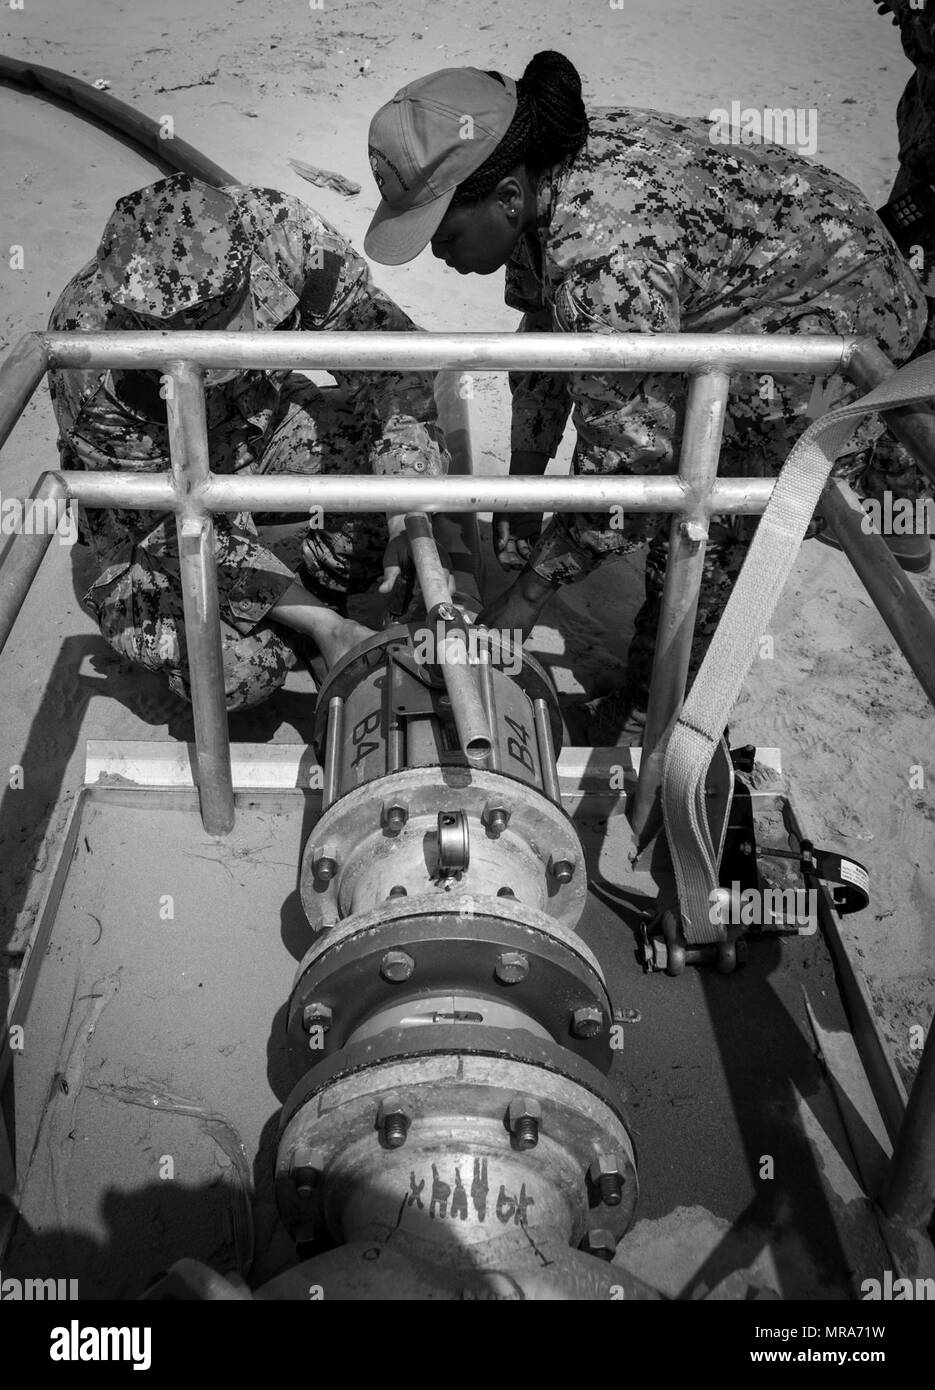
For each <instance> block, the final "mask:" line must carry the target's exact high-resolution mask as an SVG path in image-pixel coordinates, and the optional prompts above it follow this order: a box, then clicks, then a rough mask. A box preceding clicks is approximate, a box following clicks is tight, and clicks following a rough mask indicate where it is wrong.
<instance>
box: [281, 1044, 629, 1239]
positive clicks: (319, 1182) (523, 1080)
mask: <svg viewBox="0 0 935 1390" xmlns="http://www.w3.org/2000/svg"><path fill="white" fill-rule="evenodd" d="M443 1031H450V1030H443ZM486 1031H489V1032H490V1033H492V1034H496V1033H497V1032H498V1031H499V1030H496V1029H491V1030H486ZM370 1052H371V1057H372V1056H373V1051H372V1049H370ZM581 1065H582V1066H586V1064H581ZM387 1098H389V1099H387ZM290 1101H291V1098H290ZM381 1107H382V1108H381ZM517 1107H521V1108H522V1109H523V1117H524V1118H527V1119H528V1117H529V1115H531V1116H532V1117H533V1118H534V1120H535V1142H534V1143H529V1142H528V1141H527V1142H523V1143H521V1142H518V1139H517V1128H518V1126H517V1124H516V1122H515V1120H514V1118H513V1116H514V1112H515V1111H516V1110H517ZM287 1108H291V1116H290V1119H289V1121H288V1123H287V1124H286V1125H285V1127H284V1129H283V1131H282V1138H281V1141H280V1144H279V1150H278V1154H277V1163H276V1199H277V1205H278V1206H279V1210H280V1215H281V1216H282V1219H283V1222H284V1224H285V1225H286V1227H287V1229H289V1230H290V1231H293V1232H295V1231H297V1230H298V1229H299V1228H301V1230H302V1236H303V1239H308V1238H312V1239H316V1240H335V1241H344V1240H351V1239H353V1238H354V1237H355V1236H356V1235H358V1234H359V1233H360V1232H361V1231H363V1230H368V1231H371V1232H372V1231H373V1230H374V1229H379V1228H380V1227H381V1226H384V1227H386V1228H387V1229H389V1230H393V1229H400V1227H402V1228H404V1229H406V1230H407V1231H408V1232H409V1233H410V1234H413V1235H417V1236H418V1237H420V1238H421V1239H425V1240H428V1241H433V1242H434V1241H440V1242H443V1243H448V1244H454V1245H459V1246H465V1245H472V1246H476V1245H480V1244H483V1243H484V1242H486V1241H488V1240H490V1239H491V1237H494V1236H497V1235H499V1234H502V1233H503V1232H504V1231H505V1230H506V1229H508V1228H509V1229H512V1228H514V1227H522V1228H523V1230H524V1232H525V1233H526V1235H527V1236H528V1238H529V1239H531V1240H533V1241H535V1239H536V1234H537V1232H542V1233H543V1235H545V1233H550V1234H551V1237H552V1238H553V1239H559V1240H565V1241H567V1243H568V1244H569V1245H573V1246H574V1245H577V1244H578V1243H579V1242H580V1241H581V1240H582V1239H583V1238H584V1236H585V1235H586V1233H587V1231H588V1230H590V1229H591V1228H592V1227H594V1226H595V1224H598V1225H600V1227H602V1228H603V1229H605V1230H608V1231H610V1232H611V1233H612V1235H613V1236H614V1237H615V1238H616V1239H618V1240H619V1239H620V1238H621V1237H622V1236H623V1235H624V1234H625V1233H626V1231H627V1230H628V1229H629V1226H630V1224H631V1223H632V1220H633V1214H634V1209H635V1205H636V1200H637V1195H638V1183H637V1177H636V1165H635V1159H634V1154H633V1148H632V1144H631V1141H630V1138H629V1135H628V1133H627V1130H626V1127H625V1125H624V1124H623V1123H622V1122H621V1119H620V1117H619V1115H618V1114H617V1113H616V1111H615V1109H614V1108H613V1107H612V1106H611V1105H609V1104H608V1103H607V1101H606V1100H605V1099H603V1098H601V1097H600V1096H598V1095H596V1094H595V1092H594V1090H593V1089H587V1088H585V1087H584V1086H582V1085H580V1084H579V1083H578V1082H576V1081H573V1080H571V1079H570V1078H569V1077H567V1076H565V1075H563V1074H561V1073H560V1072H557V1071H554V1070H550V1069H548V1068H547V1067H543V1066H539V1065H536V1064H534V1063H531V1062H529V1061H519V1060H517V1059H516V1058H510V1057H505V1056H503V1055H500V1048H499V1047H498V1048H496V1050H495V1051H493V1052H490V1053H484V1054H478V1053H467V1052H465V1051H463V1050H460V1049H458V1050H456V1051H443V1052H435V1053H430V1054H423V1055H420V1056H418V1057H411V1058H406V1059H402V1058H399V1059H386V1060H382V1061H371V1063H370V1065H366V1066H363V1067H360V1068H359V1069H357V1070H349V1071H348V1070H345V1072H344V1074H341V1075H336V1076H335V1077H334V1078H333V1079H331V1080H329V1081H328V1082H327V1083H326V1085H325V1086H324V1087H321V1088H319V1089H318V1091H317V1092H316V1093H315V1094H314V1096H313V1097H308V1098H307V1099H306V1101H305V1102H304V1103H302V1104H300V1105H299V1106H298V1107H297V1108H296V1107H290V1106H289V1103H287ZM387 1113H389V1114H390V1116H391V1118H392V1119H393V1120H394V1122H395V1125H396V1128H395V1129H394V1131H393V1136H391V1137H392V1139H393V1142H391V1143H390V1142H387V1136H386V1134H385V1133H384V1129H385V1126H383V1117H385V1116H386V1114H387ZM530 1132H531V1131H530ZM597 1168H600V1169H601V1174H602V1175H604V1174H606V1175H613V1177H614V1180H615V1183H616V1186H615V1187H614V1189H613V1192H611V1190H610V1186H609V1182H605V1184H604V1187H603V1188H602V1187H601V1183H600V1181H598V1180H595V1177H594V1174H595V1172H596V1171H597Z"/></svg>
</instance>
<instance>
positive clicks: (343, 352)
mask: <svg viewBox="0 0 935 1390" xmlns="http://www.w3.org/2000/svg"><path fill="white" fill-rule="evenodd" d="M50 368H56V369H69V368H71V369H80V370H88V369H94V368H98V369H102V370H103V369H107V368H119V369H123V370H128V369H130V370H132V369H136V370H143V369H148V370H151V371H152V370H158V371H160V372H161V373H163V374H164V375H166V376H167V377H168V378H169V379H170V387H169V389H168V390H167V392H166V398H167V412H168V424H169V445H170V456H171V461H172V467H171V471H170V472H168V473H162V474H153V473H147V474H140V473H136V472H131V471H122V470H114V471H112V472H111V471H108V472H106V473H85V472H78V471H74V472H71V471H63V470H51V471H49V472H46V473H43V474H42V476H41V477H40V478H39V480H38V482H37V484H36V487H35V489H34V491H33V493H32V497H33V499H35V500H36V501H52V500H54V501H55V502H57V503H59V504H64V503H65V502H67V501H74V502H77V503H80V504H81V505H83V506H85V507H103V508H108V509H113V508H118V507H121V508H134V509H138V510H144V511H154V512H159V513H166V512H172V513H174V515H175V518H176V526H177V529H178V537H179V549H180V555H181V575H182V590H183V592H182V597H183V604H184V615H185V628H186V639H187V646H188V653H189V677H190V685H191V692H192V706H193V715H194V724H195V748H196V757H197V781H198V789H199V796H200V803H201V812H202V819H203V821H204V825H205V829H206V830H207V831H208V833H209V834H216V835H224V834H227V833H228V832H229V831H230V830H231V828H232V826H233V823H234V793H233V784H232V778H231V762H230V745H229V741H228V731H227V716H226V706H225V700H224V679H223V662H222V655H221V634H220V619H219V607H218V591H217V572H216V565H215V555H214V549H215V548H214V522H213V515H214V513H216V512H234V511H253V510H263V511H276V512H297V513H301V512H307V511H309V510H310V508H311V507H312V506H320V507H323V508H325V509H328V508H329V507H330V508H335V509H340V510H341V511H351V512H378V511H394V512H403V511H405V512H426V513H432V512H449V511H451V512H472V511H473V512H479V511H499V512H514V511H515V512H529V511H572V510H581V511H600V510H604V509H607V510H609V509H610V508H611V507H614V506H619V507H622V508H623V509H624V511H634V512H668V513H670V514H671V517H672V521H671V525H670V533H669V534H670V546H669V559H668V565H667V569H666V576H665V584H664V589H663V600H662V609H661V614H660V620H659V629H658V636H657V641H656V653H655V659H654V664H653V672H652V681H651V685H650V699H649V712H648V717H647V726H646V734H645V741H644V747H643V752H642V758H641V765H640V775H639V782H638V785H637V790H636V796H635V800H634V805H633V810H632V815H631V820H632V821H633V825H634V830H635V831H636V833H637V835H641V834H642V835H643V838H644V839H645V836H646V832H647V831H648V830H649V829H650V828H651V826H652V824H653V823H654V822H655V821H656V820H657V818H658V799H659V787H660V784H661V777H662V759H663V755H664V752H665V744H666V741H667V736H668V731H669V730H670V729H671V727H672V725H673V724H674V722H675V721H676V720H677V718H678V716H679V713H680V711H681V707H682V702H683V700H684V695H685V685H686V678H687V673H688V665H689V656H690V652H691V643H692V635H693V630H694V624H695V616H696V612H697V607H698V596H699V590H700V585H701V577H702V569H703V565H704V553H705V542H706V539H707V534H708V523H709V520H710V517H711V516H712V515H713V514H715V513H745V514H753V515H759V514H760V513H762V512H763V510H764V508H765V506H766V503H767V501H768V499H769V496H770V493H771V491H772V487H773V480H772V479H771V478H721V479H719V478H718V476H717V469H718V459H719V452H720V444H721V436H722V431H723V425H724V418H725V413H726V409H727V397H728V391H729V388H730V379H731V374H732V373H733V372H735V371H746V372H751V371H752V372H757V373H776V374H790V373H812V374H815V375H818V376H827V375H831V374H833V373H836V372H840V373H843V374H844V375H846V376H848V377H849V378H850V379H851V380H852V381H853V382H855V383H856V384H857V385H858V386H860V387H862V388H863V389H865V390H868V389H870V388H871V387H872V386H874V385H877V384H878V383H879V382H881V381H884V380H885V379H886V378H887V377H888V376H890V375H892V374H893V372H894V371H895V370H896V369H895V368H894V367H893V365H892V363H891V362H890V361H889V359H888V358H887V357H886V356H885V354H883V353H882V352H881V351H880V350H879V349H878V348H877V346H876V345H875V344H874V343H873V342H872V341H871V340H869V339H863V338H845V337H837V336H832V335H813V336H804V335H803V336H801V337H797V336H794V335H789V336H780V335H774V336H768V337H764V336H755V335H736V336H732V335H729V334H715V335H708V334H691V333H683V334H655V335H646V334H638V333H635V334H617V335H613V336H604V335H588V334H551V333H523V334H514V333H489V334H488V333H483V334H479V333H477V334H474V333H463V334H438V333H327V334H324V333H323V334H315V333H301V332H299V333H279V332H276V333H272V332H271V333H225V332H174V333H169V332H156V331H152V332H141V333H30V334H27V335H26V336H25V337H24V338H22V339H21V340H20V341H19V342H18V343H17V344H16V345H15V347H14V348H12V349H11V351H10V352H9V353H8V354H7V356H6V359H5V361H4V363H3V365H2V367H0V447H2V445H3V444H4V443H5V441H6V439H7V437H8V435H9V434H10V431H11V430H12V429H13V426H14V425H15V423H16V421H17V420H18V418H19V416H20V415H21V413H22V411H23V410H24V409H25V406H26V404H27V402H28V401H29V399H30V397H31V396H32V393H33V391H34V390H35V389H36V387H37V386H38V385H39V383H40V381H41V380H42V378H43V376H44V375H45V373H46V372H47V371H48V370H49V369H50ZM212 368H222V369H223V368H226V369H231V368H239V369H241V370H248V369H258V368H262V369H265V370H295V369H304V370H326V371H327V370H330V369H333V368H337V369H338V370H341V371H413V370H418V371H424V372H437V371H440V370H449V371H450V370H454V371H466V372H470V371H540V372H542V371H551V372H583V371H600V372H633V371H638V372H651V371H660V372H676V373H685V374H687V375H689V376H690V378H691V381H690V386H689V392H688V402H687V410H686V418H685V428H684V433H683V440H682V448H681V453H680V460H679V468H678V473H677V474H676V475H670V476H666V477H655V476H652V477H647V476H632V477H620V476H616V475H610V476H601V477H587V478H579V477H568V478H555V477H543V478H528V477H523V478H493V477H487V478H475V477H454V476H448V477H443V478H437V479H436V478H433V479H416V478H413V479H406V478H403V479H400V478H377V477H369V478H361V477H356V476H355V477H333V476H332V477H327V478H322V477H314V476H313V477H307V476H296V475H279V476H276V477H264V476H262V475H251V476H250V477H239V476H232V475H216V474H213V473H212V472H211V466H210V458H209V455H208V437H207V429H206V422H205V398H204V371H205V370H206V369H212ZM886 421H887V424H888V425H889V427H890V429H891V430H892V432H893V434H894V435H895V436H896V437H897V439H899V440H900V441H901V442H902V443H903V444H904V445H906V447H907V448H908V449H909V450H910V452H911V453H912V454H913V456H914V457H915V459H916V461H917V462H918V464H919V466H920V467H921V468H922V469H923V470H924V472H925V473H926V474H927V475H928V477H929V478H931V479H932V480H933V481H935V415H933V413H932V412H931V410H930V409H929V408H928V407H927V406H925V407H917V406H913V407H903V408H900V409H898V410H894V411H892V412H888V413H887V416H886ZM829 496H830V499H831V500H830V502H826V503H823V509H824V512H825V515H826V517H827V519H828V521H829V523H830V524H831V526H832V529H833V530H834V533H835V535H836V536H837V538H838V540H839V542H840V544H841V546H842V549H843V550H844V551H845V553H846V554H847V555H848V557H849V559H851V561H852V562H853V563H854V566H855V568H856V569H857V572H858V574H859V576H860V578H861V579H862V581H863V583H864V585H865V586H866V588H867V590H868V592H869V594H870V597H871V598H872V599H873V601H874V603H875V604H876V606H877V608H878V609H879V611H880V613H881V616H882V617H883V618H884V620H885V622H886V623H887V625H888V626H889V628H890V630H891V631H892V632H893V634H894V636H895V637H896V640H897V642H898V644H899V646H900V647H901V649H902V650H903V651H904V652H905V653H906V655H907V657H908V658H909V660H910V664H911V665H912V667H913V670H914V671H915V673H916V675H917V677H918V679H919V681H920V683H921V684H922V685H923V688H924V689H925V691H926V693H927V695H928V696H929V698H930V699H931V700H933V702H935V663H933V662H932V659H931V652H932V651H935V619H933V617H932V615H931V613H930V612H929V610H928V609H927V608H925V606H924V605H923V604H921V602H917V603H916V604H911V603H910V604H908V605H907V604H904V603H901V602H894V573H893V571H894V570H895V569H896V568H897V567H896V566H895V564H894V562H893V560H892V557H891V556H890V554H889V551H888V549H887V547H886V545H885V543H884V541H883V539H882V537H880V536H876V535H868V534H865V533H864V532H863V528H862V527H859V526H858V525H856V524H855V521H854V503H855V499H854V497H853V494H852V493H850V491H849V489H847V488H846V487H844V485H843V484H840V483H837V484H836V485H835V487H834V488H833V489H831V490H830V493H829ZM857 506H858V507H859V503H857ZM849 511H850V516H848V513H849ZM52 534H53V532H52V530H51V528H50V529H49V530H48V532H47V533H46V534H42V535H36V534H28V533H25V532H24V533H22V534H18V535H15V536H14V537H13V538H12V539H11V542H10V544H9V545H8V546H7V548H6V550H5V551H4V554H3V556H2V560H0V650H2V648H3V646H4V644H5V643H6V640H7V637H8V636H9V633H10V630H11V628H12V626H13V624H14V622H15V620H16V617H17V615H18V613H19V611H20V608H21V607H22V604H23V601H24V599H25V597H26V594H27V593H28V591H29V588H30V585H31V584H32V581H33V579H34V578H35V575H36V572H37V570H38V568H39V565H40V564H41V562H42V559H43V556H44V554H45V551H46V549H47V547H48V545H49V543H50V541H51V538H52ZM905 587H907V586H905V585H904V589H905ZM897 597H898V598H901V597H902V594H899V595H897ZM916 597H917V596H916ZM933 1031H935V1030H933ZM933 1186H935V1043H933V1041H932V1036H931V1035H930V1037H929V1039H928V1041H927V1044H926V1049H925V1054H924V1057H923V1062H922V1065H921V1066H920V1069H919V1072H918V1075H917V1077H916V1082H915V1085H914V1086H913V1089H912V1099H911V1102H910V1106H909V1109H908V1111H907V1115H906V1120H905V1123H904V1124H903V1125H902V1127H901V1130H900V1134H899V1136H898V1137H897V1141H896V1146H895V1149H894V1154H893V1160H892V1164H891V1167H890V1173H889V1179H888V1183H887V1187H886V1189H885V1192H884V1196H883V1201H884V1207H885V1210H886V1211H887V1213H888V1215H890V1216H891V1217H892V1218H894V1219H897V1220H901V1221H904V1222H906V1223H907V1224H910V1225H914V1226H917V1227H918V1226H922V1225H924V1224H925V1222H927V1221H928V1219H929V1217H930V1215H931V1211H932V1203H933V1198H935V1191H933Z"/></svg>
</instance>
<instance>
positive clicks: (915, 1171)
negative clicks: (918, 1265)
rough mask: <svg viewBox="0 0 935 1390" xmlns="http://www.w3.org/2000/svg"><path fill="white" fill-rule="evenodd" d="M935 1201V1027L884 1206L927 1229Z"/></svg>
mask: <svg viewBox="0 0 935 1390" xmlns="http://www.w3.org/2000/svg"><path fill="white" fill-rule="evenodd" d="M933 1205H935V1028H931V1027H930V1028H929V1030H928V1037H927V1038H926V1041H925V1050H924V1052H923V1053H922V1060H921V1062H920V1063H919V1070H918V1071H917V1072H916V1075H915V1080H914V1081H913V1083H912V1090H911V1091H910V1092H909V1101H908V1103H907V1105H906V1113H905V1116H904V1117H903V1122H902V1124H901V1125H900V1127H899V1133H898V1134H897V1136H896V1143H895V1145H894V1147H893V1157H892V1158H891V1160H890V1166H889V1170H888V1172H887V1177H886V1183H885V1186H884V1189H883V1194H882V1200H881V1206H882V1207H883V1210H884V1211H885V1212H886V1214H887V1216H889V1217H891V1218H892V1220H894V1221H901V1222H903V1223H904V1224H905V1225H907V1226H911V1227H914V1228H915V1229H916V1230H920V1231H924V1230H925V1228H926V1227H927V1226H928V1223H929V1221H930V1220H931V1218H932V1208H933Z"/></svg>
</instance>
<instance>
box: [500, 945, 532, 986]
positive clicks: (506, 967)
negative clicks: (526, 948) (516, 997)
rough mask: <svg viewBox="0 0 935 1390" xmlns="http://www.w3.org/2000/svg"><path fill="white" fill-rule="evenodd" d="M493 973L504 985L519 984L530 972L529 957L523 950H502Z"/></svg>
mask: <svg viewBox="0 0 935 1390" xmlns="http://www.w3.org/2000/svg"><path fill="white" fill-rule="evenodd" d="M493 973H494V974H495V975H496V977H497V979H498V980H499V981H500V983H501V984H502V985H518V984H519V983H520V981H521V980H525V978H526V976H527V975H528V974H529V958H528V956H524V955H523V953H522V951H501V952H500V954H499V955H498V956H497V960H496V964H495V965H494V970H493Z"/></svg>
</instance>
